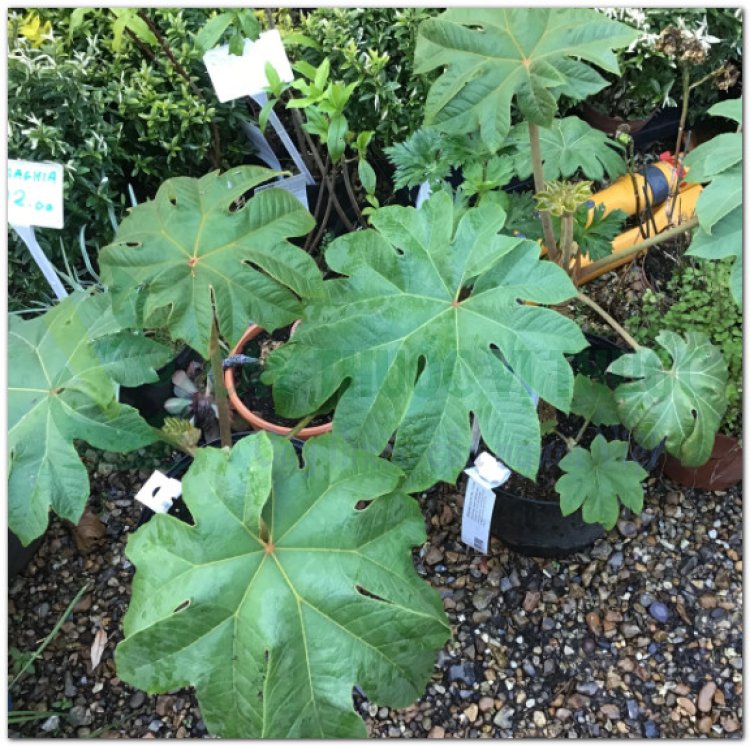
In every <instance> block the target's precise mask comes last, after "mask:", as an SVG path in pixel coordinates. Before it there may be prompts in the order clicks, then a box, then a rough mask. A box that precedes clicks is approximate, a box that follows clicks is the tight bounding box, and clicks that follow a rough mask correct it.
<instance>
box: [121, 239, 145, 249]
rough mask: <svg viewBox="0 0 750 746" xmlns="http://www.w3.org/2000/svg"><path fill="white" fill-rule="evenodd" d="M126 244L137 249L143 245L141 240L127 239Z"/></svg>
mask: <svg viewBox="0 0 750 746" xmlns="http://www.w3.org/2000/svg"><path fill="white" fill-rule="evenodd" d="M125 245H126V246H127V247H129V248H131V249H137V248H138V247H139V246H141V242H140V241H125Z"/></svg>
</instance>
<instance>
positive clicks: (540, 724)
mask: <svg viewBox="0 0 750 746" xmlns="http://www.w3.org/2000/svg"><path fill="white" fill-rule="evenodd" d="M531 717H532V720H533V721H534V725H536V727H537V728H544V726H545V725H547V718H546V717H545V716H544V713H543V712H542V711H541V710H534V714H533V715H532V716H531Z"/></svg>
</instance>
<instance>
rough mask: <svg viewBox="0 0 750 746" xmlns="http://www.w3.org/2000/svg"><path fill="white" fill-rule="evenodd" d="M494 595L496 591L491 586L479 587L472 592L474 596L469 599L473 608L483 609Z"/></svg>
mask: <svg viewBox="0 0 750 746" xmlns="http://www.w3.org/2000/svg"><path fill="white" fill-rule="evenodd" d="M496 595H497V591H495V590H493V589H491V588H480V589H479V590H478V591H477V592H476V593H475V594H474V597H473V598H472V599H471V602H472V603H473V604H474V608H475V609H478V610H479V611H483V610H484V609H486V608H487V607H488V606H489V605H490V604H491V603H492V600H493V599H494V598H495V596H496Z"/></svg>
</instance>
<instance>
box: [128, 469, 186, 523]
mask: <svg viewBox="0 0 750 746" xmlns="http://www.w3.org/2000/svg"><path fill="white" fill-rule="evenodd" d="M181 494H182V482H181V481H180V480H179V479H172V478H171V477H168V476H166V475H165V474H162V473H161V472H160V471H158V470H157V471H155V472H154V473H153V474H152V475H151V476H150V477H149V478H148V479H147V480H146V484H144V485H143V487H141V489H140V490H138V494H137V495H136V496H135V499H136V500H138V502H139V503H142V504H143V505H145V506H146V507H147V508H151V510H153V511H154V513H166V512H167V511H168V510H169V509H170V508H171V507H172V503H173V502H174V501H175V500H176V499H177V498H178V497H179V496H180V495H181Z"/></svg>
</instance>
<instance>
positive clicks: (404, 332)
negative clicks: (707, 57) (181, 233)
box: [264, 9, 727, 528]
mask: <svg viewBox="0 0 750 746" xmlns="http://www.w3.org/2000/svg"><path fill="white" fill-rule="evenodd" d="M568 25H569V27H571V28H572V27H575V28H576V38H575V42H573V41H572V40H569V39H568V37H567V35H566V32H565V28H567V27H568ZM529 28H534V38H535V39H537V40H538V39H544V40H545V41H544V43H543V44H539V45H535V44H532V43H531V42H529V44H528V45H527V46H528V51H526V47H524V46H523V45H522V47H521V48H520V49H519V48H518V47H516V46H515V45H514V44H513V43H512V39H511V34H514V35H515V37H516V38H517V39H518V38H525V36H524V34H525V33H527V30H528V29H529ZM633 36H634V35H633V32H632V31H631V30H630V29H628V28H626V27H624V26H623V25H622V24H618V23H614V22H609V21H606V20H604V19H602V18H601V16H598V14H596V13H594V12H592V11H585V10H552V11H542V10H539V11H536V10H533V11H528V10H519V11H514V10H496V9H482V10H465V9H460V10H459V9H455V10H448V11H446V12H445V13H443V14H441V15H440V16H439V17H437V18H435V19H431V20H428V21H425V22H424V23H423V24H422V26H421V27H420V31H419V39H418V44H417V52H416V62H417V64H416V68H417V71H418V72H428V71H431V70H434V69H436V68H438V69H439V70H440V71H442V74H441V75H440V77H439V78H438V79H437V81H436V82H435V83H434V84H433V87H432V88H431V90H430V94H429V95H428V98H427V102H426V118H425V123H426V125H428V126H430V127H432V128H434V129H436V130H438V131H439V132H446V133H449V134H452V135H462V134H466V133H469V134H471V135H475V134H476V135H478V136H479V138H480V139H481V141H482V144H483V145H484V147H486V148H487V149H488V150H489V151H490V153H492V152H496V151H498V150H499V149H500V148H502V147H503V145H504V142H505V138H506V136H507V135H508V134H509V132H510V108H511V103H512V101H514V100H515V102H516V103H517V105H518V108H519V110H520V111H521V113H522V114H523V115H524V117H525V119H526V123H525V124H526V131H527V135H528V146H527V148H528V153H529V156H528V157H529V158H530V160H531V162H532V170H533V174H534V181H535V191H536V197H535V199H536V203H537V209H538V211H539V215H540V219H541V223H542V234H543V239H544V245H545V247H546V249H547V251H548V257H549V259H551V261H548V260H544V261H542V260H540V257H539V246H538V244H536V243H534V242H530V241H528V240H525V239H524V238H523V237H522V236H519V235H515V236H512V235H504V234H503V231H502V228H503V225H504V223H505V219H506V215H505V213H504V210H503V209H502V204H503V200H502V199H498V198H497V197H496V195H494V194H493V192H492V191H488V192H487V193H485V194H483V195H480V197H481V198H480V199H478V200H477V202H476V204H475V205H474V206H469V203H468V202H467V200H465V199H457V198H456V199H454V196H453V194H452V192H451V191H450V190H448V189H447V188H443V189H442V190H441V191H438V192H436V193H435V194H433V195H432V196H431V197H430V198H429V199H428V200H427V201H426V202H425V203H424V204H423V205H422V207H421V208H420V209H415V208H403V207H387V208H382V209H380V210H377V211H374V212H373V213H372V214H371V215H370V217H369V220H370V224H371V225H372V228H371V229H368V230H365V231H359V232H357V233H354V234H350V235H347V236H343V237H341V238H339V239H337V240H336V241H334V242H333V243H332V244H331V245H330V246H329V248H328V250H327V251H326V255H325V258H326V263H327V264H328V267H329V270H330V271H331V272H332V273H334V274H335V276H334V277H333V278H332V279H328V280H326V281H325V282H324V285H325V286H326V287H327V288H328V291H327V292H324V293H322V294H321V295H320V296H319V297H318V298H315V299H311V301H310V302H309V303H308V304H307V305H306V307H305V310H304V313H303V316H302V319H303V323H302V325H301V327H300V329H299V332H298V333H297V334H295V336H294V338H293V339H292V340H290V342H289V343H288V344H286V345H284V347H282V348H280V349H279V350H276V351H274V352H273V353H272V354H271V355H270V356H269V358H268V364H267V369H266V373H265V374H264V375H265V379H266V380H267V381H268V382H269V383H271V384H272V385H273V387H274V398H275V400H276V403H277V409H278V411H279V412H280V413H282V414H284V415H285V416H289V417H297V416H302V415H304V414H305V413H308V412H310V411H313V410H314V409H315V408H316V407H318V406H320V404H321V403H322V402H323V401H325V400H327V399H328V398H329V397H331V396H332V395H333V394H335V393H337V392H339V393H340V394H341V396H340V399H339V401H338V404H337V406H336V410H335V414H334V420H333V426H334V432H336V433H338V434H339V435H341V436H343V437H344V438H346V439H347V440H348V441H349V442H351V443H352V444H356V445H357V446H359V447H361V448H365V449H368V450H371V451H373V452H375V453H380V452H381V451H382V450H383V448H384V447H385V446H386V445H387V444H388V442H389V441H390V440H391V439H392V438H393V453H392V459H393V461H394V462H395V463H397V464H398V465H399V466H400V467H401V468H403V469H404V470H405V472H406V474H407V476H406V483H405V484H406V489H408V490H409V491H418V490H423V489H426V488H428V487H430V486H431V485H433V484H435V482H437V481H440V480H442V481H448V482H454V481H455V479H456V477H457V476H458V474H459V473H460V472H461V470H462V469H463V467H464V466H465V464H466V462H467V458H468V455H469V447H470V442H471V421H470V416H471V415H473V416H474V417H475V419H476V421H477V422H478V427H479V431H480V433H481V437H482V439H483V440H484V442H485V443H486V444H487V445H488V446H489V448H490V449H491V450H492V452H493V453H494V454H496V455H497V457H498V458H499V459H500V460H502V462H503V463H504V464H506V465H507V466H508V467H510V468H511V469H512V470H513V471H515V472H517V473H519V474H520V475H523V476H525V477H528V478H530V479H534V478H535V477H536V475H537V471H538V468H539V459H540V451H541V448H540V441H541V433H540V423H539V414H538V412H537V407H536V405H535V402H534V396H533V394H534V393H535V394H537V395H538V396H539V398H540V399H541V400H543V401H545V402H547V403H548V404H550V405H552V407H554V408H555V409H556V410H558V411H559V412H562V413H567V412H570V411H574V412H575V409H572V405H573V403H574V399H575V397H574V388H575V387H574V383H575V377H574V374H573V371H572V369H571V367H570V363H569V362H568V360H567V359H566V355H571V354H575V353H577V352H579V351H580V350H582V349H583V348H584V347H585V346H586V340H585V339H584V337H583V334H582V332H581V330H580V329H579V327H578V325H577V324H576V323H575V322H574V321H572V320H571V319H569V318H567V317H566V316H564V315H562V314H561V313H560V312H559V311H558V310H557V309H556V307H559V306H560V304H563V303H565V302H567V301H570V300H575V301H577V302H579V303H581V304H583V305H585V306H587V307H588V308H590V309H592V310H593V311H594V312H596V313H597V314H598V315H599V316H600V317H601V318H602V319H603V320H604V321H605V322H606V323H607V324H608V325H609V326H611V328H612V329H613V330H614V331H615V332H616V333H617V334H618V335H619V336H620V337H621V338H622V339H623V340H624V341H625V342H626V344H627V345H628V347H629V348H630V349H631V350H632V352H630V353H628V354H624V355H622V356H620V357H619V358H618V359H616V360H614V361H613V362H612V363H611V364H610V365H609V366H608V368H607V370H608V372H609V373H610V374H613V375H614V376H617V377H618V378H617V380H618V384H617V385H616V386H615V388H614V391H609V393H608V397H609V413H610V414H612V413H614V414H615V416H616V418H617V420H618V421H619V423H620V424H621V425H624V426H625V427H627V428H628V430H629V431H630V433H631V435H632V437H633V438H634V439H635V440H636V441H637V442H638V443H639V444H641V445H642V446H643V447H645V448H647V449H654V448H656V447H658V446H659V445H660V444H662V443H663V444H664V447H665V448H666V450H667V452H669V453H672V454H673V455H676V456H678V457H680V458H682V459H683V460H684V461H686V462H689V463H696V464H697V463H701V462H703V461H705V460H706V459H707V458H708V456H709V454H710V450H711V445H712V441H713V433H714V432H715V430H716V427H717V426H718V422H719V419H720V416H721V412H722V411H723V409H724V407H725V401H724V385H725V381H726V375H727V373H726V365H725V363H724V362H723V360H722V358H721V355H720V353H719V352H718V350H716V349H715V348H714V347H713V346H712V345H711V344H710V343H709V342H708V340H707V339H706V338H705V337H704V336H703V335H700V334H699V333H693V332H688V333H687V334H686V335H685V337H684V338H683V337H680V336H678V335H676V334H674V333H673V332H669V331H663V332H661V333H660V334H659V335H658V336H657V338H656V343H657V345H658V346H659V347H661V348H662V350H663V354H664V356H665V358H666V362H662V360H661V359H660V358H659V356H658V355H657V353H656V352H655V351H654V350H651V349H648V348H645V347H642V346H641V345H639V344H638V343H637V342H636V340H635V339H633V337H632V336H631V335H630V334H629V333H628V332H627V331H626V330H625V329H624V328H623V327H622V325H621V324H620V323H618V322H617V321H616V320H615V319H614V318H612V317H611V316H610V315H609V314H608V313H607V312H606V311H604V309H602V308H600V307H599V306H598V304H597V303H596V302H595V301H593V300H592V299H591V298H590V297H588V296H587V295H586V294H584V293H583V292H581V290H580V289H578V288H576V284H575V280H576V278H577V275H578V271H579V270H578V268H579V267H580V258H581V254H582V251H583V250H585V247H584V246H582V245H579V244H578V242H577V241H575V240H574V235H575V233H574V227H575V216H576V214H577V212H578V211H579V209H580V208H581V207H582V206H584V205H586V203H587V201H588V200H589V198H590V189H589V184H588V183H585V182H575V181H566V180H557V181H546V180H545V177H544V170H543V169H544V158H543V154H542V151H541V148H540V138H539V130H540V128H542V127H547V128H549V127H552V126H554V115H555V111H556V101H557V98H558V97H559V95H560V94H561V93H562V92H563V91H566V92H567V93H568V95H570V94H571V93H574V94H576V95H578V96H580V97H584V96H585V95H588V94H590V93H592V92H594V90H598V89H599V88H601V87H602V86H603V85H604V81H603V79H601V78H599V79H598V80H597V82H596V83H594V82H592V81H593V80H594V78H595V76H596V75H597V74H596V73H594V71H593V70H592V69H591V68H589V67H586V68H585V70H586V71H587V73H586V81H587V82H585V83H584V82H583V78H584V74H583V69H582V68H581V67H580V65H582V64H583V63H582V62H580V59H581V58H585V59H587V60H588V61H590V62H594V63H595V64H597V65H599V66H600V67H603V68H604V69H609V70H611V71H616V63H615V62H614V60H613V58H612V57H611V52H610V50H611V48H612V47H613V46H618V45H625V44H627V43H628V42H629V41H630V40H632V38H633ZM605 38H606V41H604V39H605ZM489 40H491V44H492V48H493V50H494V52H493V55H484V49H485V46H486V45H487V44H489V43H490V41H489ZM498 49H502V51H503V55H502V56H500V57H498V56H496V52H497V50H498ZM571 57H575V58H577V59H576V60H573V59H571ZM550 65H552V66H553V67H554V69H555V70H556V71H557V72H555V73H554V74H553V71H552V69H551V68H550ZM468 80H470V81H471V82H470V83H469V82H467V81H468ZM498 81H503V85H502V86H499V84H498ZM480 90H481V91H483V93H482V95H481V96H478V95H477V92H478V91H480ZM488 90H491V91H494V92H493V93H492V95H487V93H486V92H487V91H488ZM549 153H550V151H549V148H548V150H547V156H546V157H547V158H549V157H551V156H550V154H549ZM575 157H576V153H575V152H573V153H569V155H568V159H569V161H570V158H575ZM579 158H580V159H581V161H583V160H584V159H587V160H590V154H589V153H588V152H586V153H581V154H580V155H579ZM569 167H570V166H569ZM673 215H674V223H673V224H672V225H671V227H670V228H669V229H668V230H666V231H664V232H662V233H660V234H659V235H657V236H654V237H651V238H650V239H648V240H645V241H641V242H638V243H637V244H636V245H635V246H633V247H632V249H630V250H629V251H630V253H632V255H635V254H637V253H639V252H642V251H643V250H645V249H646V248H648V247H649V246H651V245H655V244H657V243H659V242H661V241H664V240H667V239H668V238H670V237H673V236H675V235H679V234H681V233H686V232H687V231H689V230H691V229H693V228H695V227H697V226H698V225H699V223H700V221H701V216H700V210H699V214H698V216H697V217H694V218H691V219H689V220H685V221H684V222H681V223H679V224H677V221H678V219H679V218H678V216H677V210H675V211H674V213H673ZM610 251H611V247H610ZM587 385H588V386H589V387H590V386H591V384H587ZM577 406H579V405H577ZM579 414H580V415H581V416H583V417H584V419H587V420H590V419H592V417H593V416H596V415H595V414H592V413H590V412H587V411H586V410H585V409H581V408H579ZM578 440H579V436H575V437H568V438H567V450H568V454H567V455H566V456H565V457H564V458H563V459H562V460H561V461H560V463H559V466H560V468H561V470H562V471H563V472H564V474H563V476H561V477H560V478H559V479H558V480H557V482H556V489H557V491H558V492H559V493H560V498H561V500H560V507H561V509H562V512H563V513H565V514H568V513H573V512H575V511H576V510H577V509H579V508H582V514H583V518H584V520H586V521H588V522H596V523H601V524H602V525H604V526H605V527H606V528H611V527H612V526H613V525H614V523H615V521H616V520H617V516H618V514H619V507H620V504H624V505H626V506H628V507H630V508H631V509H632V510H634V511H636V512H638V511H640V509H641V506H642V503H643V488H642V486H641V480H642V479H643V477H644V476H645V474H646V472H645V471H644V470H643V469H642V468H641V467H639V466H638V465H637V464H635V463H633V462H632V461H628V459H627V443H626V442H624V441H622V440H620V439H619V438H618V439H614V440H611V441H607V440H606V439H605V438H604V437H603V436H600V435H597V436H596V437H595V438H594V440H593V441H592V442H591V443H590V445H589V446H587V447H582V445H581V444H580V443H579V442H578Z"/></svg>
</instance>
